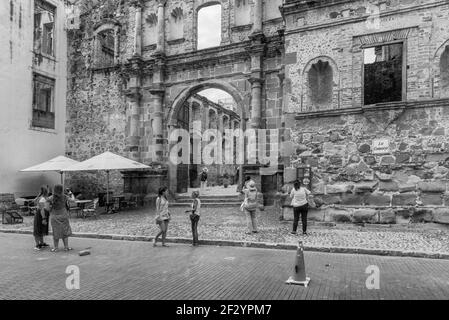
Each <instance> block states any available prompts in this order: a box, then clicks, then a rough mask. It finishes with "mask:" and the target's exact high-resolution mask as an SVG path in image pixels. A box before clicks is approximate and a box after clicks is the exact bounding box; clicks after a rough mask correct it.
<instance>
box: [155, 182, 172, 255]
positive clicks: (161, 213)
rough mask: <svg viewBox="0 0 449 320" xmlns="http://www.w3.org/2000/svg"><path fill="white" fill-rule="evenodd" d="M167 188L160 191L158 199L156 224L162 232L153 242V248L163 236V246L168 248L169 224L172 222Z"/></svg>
mask: <svg viewBox="0 0 449 320" xmlns="http://www.w3.org/2000/svg"><path fill="white" fill-rule="evenodd" d="M167 191H168V189H167V187H162V188H160V189H159V192H158V197H157V199H156V224H157V225H158V226H159V228H160V229H161V231H160V232H159V233H158V234H157V235H156V237H155V238H154V240H153V246H154V247H155V246H156V243H157V240H158V239H159V237H160V236H162V246H163V247H168V245H166V244H165V239H166V237H167V230H168V223H169V222H170V213H169V212H168V199H167Z"/></svg>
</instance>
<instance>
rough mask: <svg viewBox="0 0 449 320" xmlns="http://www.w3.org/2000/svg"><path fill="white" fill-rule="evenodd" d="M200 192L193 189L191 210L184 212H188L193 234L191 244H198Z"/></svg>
mask: <svg viewBox="0 0 449 320" xmlns="http://www.w3.org/2000/svg"><path fill="white" fill-rule="evenodd" d="M199 197H200V193H199V192H198V191H194V192H193V193H192V199H193V202H192V210H187V211H186V213H190V221H191V222H192V236H193V246H198V245H199V242H198V222H199V221H200V211H201V200H200V198H199Z"/></svg>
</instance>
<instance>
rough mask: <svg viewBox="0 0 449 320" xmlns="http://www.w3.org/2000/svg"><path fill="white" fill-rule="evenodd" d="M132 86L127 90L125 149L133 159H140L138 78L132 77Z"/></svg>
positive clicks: (139, 96)
mask: <svg viewBox="0 0 449 320" xmlns="http://www.w3.org/2000/svg"><path fill="white" fill-rule="evenodd" d="M131 81H132V82H134V84H133V87H132V88H131V89H130V90H128V93H127V96H128V106H129V122H128V123H129V133H128V139H127V149H128V152H129V157H130V158H131V159H133V160H136V161H140V132H139V131H140V130H139V129H140V99H141V95H140V91H139V87H138V79H137V78H132V79H131Z"/></svg>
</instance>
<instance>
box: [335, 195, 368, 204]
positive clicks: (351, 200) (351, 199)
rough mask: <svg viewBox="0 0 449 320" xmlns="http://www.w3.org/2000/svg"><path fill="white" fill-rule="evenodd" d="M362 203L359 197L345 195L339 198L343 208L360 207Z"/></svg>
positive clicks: (362, 200) (361, 198)
mask: <svg viewBox="0 0 449 320" xmlns="http://www.w3.org/2000/svg"><path fill="white" fill-rule="evenodd" d="M363 203H364V199H363V196H361V195H357V194H348V193H345V194H343V195H342V197H341V204H342V205H345V206H362V205H363Z"/></svg>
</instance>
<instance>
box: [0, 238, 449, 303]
mask: <svg viewBox="0 0 449 320" xmlns="http://www.w3.org/2000/svg"><path fill="white" fill-rule="evenodd" d="M0 242H1V243H2V245H1V246H0V256H1V257H2V259H0V299H49V300H53V299H94V300H98V299H149V300H151V299H157V300H172V299H180V300H210V299H213V300H222V299H226V300H311V299H314V300H315V299H332V300H347V299H370V300H371V299H373V300H374V299H376V300H379V299H388V300H390V299H392V300H396V299H449V261H447V260H432V259H422V258H398V257H379V256H369V255H348V254H330V253H309V252H306V253H305V260H306V270H307V275H308V276H309V277H311V278H312V281H311V283H310V285H309V287H308V288H304V287H300V286H289V285H286V284H285V283H284V282H285V280H287V279H288V277H289V276H290V275H291V272H292V269H293V262H294V259H295V253H294V252H291V251H284V250H266V249H254V248H231V247H213V246H210V247H209V246H201V247H197V248H195V247H191V246H187V245H172V246H170V247H168V248H162V247H157V248H153V247H152V246H151V244H150V243H146V242H127V241H109V240H96V239H71V242H70V243H71V246H73V247H74V248H75V251H72V252H70V253H65V252H59V253H51V252H49V251H42V252H35V251H33V239H32V237H31V236H25V235H16V234H0ZM86 247H92V254H91V255H90V256H85V257H79V256H78V254H77V250H82V249H84V248H86ZM73 265H74V266H78V267H79V270H80V290H72V291H69V290H67V289H66V279H67V277H68V276H69V275H68V274H66V273H65V272H66V268H67V267H68V266H73ZM371 265H375V266H378V267H379V270H380V289H379V290H368V289H367V288H366V281H367V278H368V276H369V275H368V274H366V273H365V271H366V269H367V267H368V266H371Z"/></svg>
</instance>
